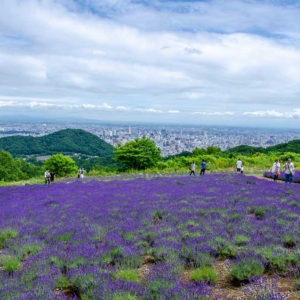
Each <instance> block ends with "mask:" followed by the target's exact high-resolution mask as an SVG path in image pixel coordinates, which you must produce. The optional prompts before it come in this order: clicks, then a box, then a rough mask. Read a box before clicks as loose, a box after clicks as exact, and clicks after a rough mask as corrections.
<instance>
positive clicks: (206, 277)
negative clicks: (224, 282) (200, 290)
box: [190, 267, 218, 284]
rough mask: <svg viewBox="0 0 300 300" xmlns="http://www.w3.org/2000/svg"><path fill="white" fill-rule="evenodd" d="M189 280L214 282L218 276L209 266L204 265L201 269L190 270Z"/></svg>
mask: <svg viewBox="0 0 300 300" xmlns="http://www.w3.org/2000/svg"><path fill="white" fill-rule="evenodd" d="M190 278H191V280H193V281H202V282H208V283H213V284H216V283H217V280H218V277H217V274H216V272H215V270H214V269H213V268H211V267H204V268H201V269H196V270H193V271H192V272H191V275H190Z"/></svg>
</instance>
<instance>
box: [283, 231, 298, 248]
mask: <svg viewBox="0 0 300 300" xmlns="http://www.w3.org/2000/svg"><path fill="white" fill-rule="evenodd" d="M283 245H284V247H286V248H292V247H295V246H296V242H295V240H294V239H293V238H292V237H291V235H289V234H287V235H285V236H284V237H283Z"/></svg>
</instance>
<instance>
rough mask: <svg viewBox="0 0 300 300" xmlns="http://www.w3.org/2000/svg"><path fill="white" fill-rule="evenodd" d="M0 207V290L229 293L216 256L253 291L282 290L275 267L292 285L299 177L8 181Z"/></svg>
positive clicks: (59, 294) (18, 293)
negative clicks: (284, 180)
mask: <svg viewBox="0 0 300 300" xmlns="http://www.w3.org/2000/svg"><path fill="white" fill-rule="evenodd" d="M0 207H1V210H0V299H64V297H73V298H74V299H83V300H85V299H108V300H109V299H113V300H118V299H225V298H224V297H225V296H224V294H222V289H223V287H222V285H221V283H220V279H221V278H220V276H221V275H220V274H219V271H218V269H217V265H218V264H220V262H221V263H224V262H225V264H226V266H227V271H228V276H227V275H226V276H225V277H226V278H227V277H228V278H229V279H228V283H227V284H228V286H230V285H231V284H232V285H235V286H241V285H242V284H246V285H245V286H244V287H238V288H236V289H238V290H240V292H241V293H242V294H243V295H246V294H247V295H248V296H249V297H250V298H251V299H283V296H284V294H283V292H282V291H280V288H279V287H277V286H276V282H277V281H278V278H279V277H276V278H277V279H276V278H275V279H274V281H273V285H272V287H271V288H267V283H266V282H267V280H266V279H265V278H266V277H268V278H271V277H272V276H273V275H274V276H275V275H279V276H281V277H285V278H289V279H290V281H291V282H296V287H297V277H298V276H299V270H300V228H299V226H298V224H299V220H300V185H298V184H292V185H284V184H279V183H274V182H272V181H267V180H260V179H257V178H254V177H246V176H243V175H222V174H215V175H208V176H202V177H178V178H176V177H174V178H163V177H159V178H152V179H135V180H130V181H125V180H124V181H116V180H115V181H110V182H99V181H92V182H87V183H82V182H75V183H70V184H64V183H59V184H53V185H49V186H47V185H45V186H44V185H36V186H25V187H7V188H1V189H0ZM249 279H250V283H249ZM66 295H67V296H66ZM206 296H207V297H208V298H205V297H206ZM267 296H268V298H266V297H267ZM218 297H219V298H218ZM263 297H265V298H263Z"/></svg>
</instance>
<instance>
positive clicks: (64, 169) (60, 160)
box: [44, 154, 77, 177]
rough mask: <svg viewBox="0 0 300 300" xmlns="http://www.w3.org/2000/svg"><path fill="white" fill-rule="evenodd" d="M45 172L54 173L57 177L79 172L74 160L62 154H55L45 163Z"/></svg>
mask: <svg viewBox="0 0 300 300" xmlns="http://www.w3.org/2000/svg"><path fill="white" fill-rule="evenodd" d="M44 169H45V170H47V169H48V170H50V171H54V173H55V175H56V176H59V177H60V176H66V175H71V174H74V173H76V172H77V166H76V164H75V162H74V160H73V159H72V158H70V157H66V156H63V155H62V154H54V155H52V156H51V157H50V158H48V159H47V160H46V161H45V164H44Z"/></svg>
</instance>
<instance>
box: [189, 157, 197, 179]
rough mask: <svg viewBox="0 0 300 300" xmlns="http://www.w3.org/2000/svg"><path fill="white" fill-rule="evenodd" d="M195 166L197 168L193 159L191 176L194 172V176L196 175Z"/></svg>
mask: <svg viewBox="0 0 300 300" xmlns="http://www.w3.org/2000/svg"><path fill="white" fill-rule="evenodd" d="M195 168H196V165H195V162H194V161H193V162H192V164H191V167H190V170H191V172H190V176H191V175H192V174H194V176H195V175H196V174H195Z"/></svg>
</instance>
